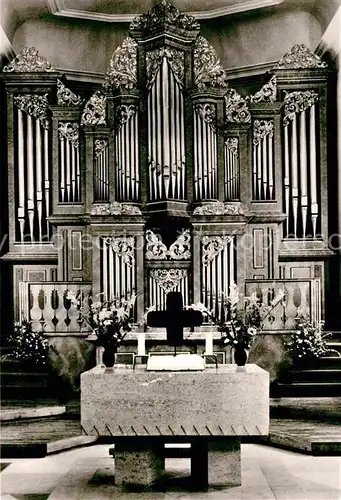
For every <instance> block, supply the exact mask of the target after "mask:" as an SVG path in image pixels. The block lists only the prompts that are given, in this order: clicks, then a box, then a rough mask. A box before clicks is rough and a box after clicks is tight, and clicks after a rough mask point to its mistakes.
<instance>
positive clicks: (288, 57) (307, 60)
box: [274, 43, 328, 69]
mask: <svg viewBox="0 0 341 500" xmlns="http://www.w3.org/2000/svg"><path fill="white" fill-rule="evenodd" d="M327 67H328V66H327V64H326V63H325V62H324V61H321V59H320V58H319V57H318V56H317V55H316V54H314V53H313V52H312V51H311V50H310V49H309V48H308V47H307V46H306V45H305V44H304V43H301V44H296V45H294V46H293V48H292V49H291V50H290V51H289V52H287V53H286V54H285V55H284V56H283V57H282V59H280V60H279V61H278V63H277V64H275V66H274V69H307V68H327Z"/></svg>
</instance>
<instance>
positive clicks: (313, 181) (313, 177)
mask: <svg viewBox="0 0 341 500" xmlns="http://www.w3.org/2000/svg"><path fill="white" fill-rule="evenodd" d="M315 120H316V119H315V104H313V105H312V106H311V108H310V190H311V217H312V223H313V237H314V238H315V237H316V225H317V217H318V212H319V208H318V202H317V169H316V130H315V127H316V121H315Z"/></svg>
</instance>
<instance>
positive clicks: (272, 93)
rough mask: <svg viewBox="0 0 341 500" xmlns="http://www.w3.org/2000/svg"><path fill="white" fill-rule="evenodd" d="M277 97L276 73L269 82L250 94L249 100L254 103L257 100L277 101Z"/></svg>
mask: <svg viewBox="0 0 341 500" xmlns="http://www.w3.org/2000/svg"><path fill="white" fill-rule="evenodd" d="M276 97H277V83H276V75H274V76H273V77H272V78H271V79H270V81H269V82H268V83H266V84H265V85H263V87H262V88H261V89H260V90H259V91H258V92H256V93H255V94H254V95H251V96H248V97H247V100H249V101H250V102H252V103H256V102H275V101H276Z"/></svg>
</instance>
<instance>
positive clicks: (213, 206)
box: [193, 201, 244, 215]
mask: <svg viewBox="0 0 341 500" xmlns="http://www.w3.org/2000/svg"><path fill="white" fill-rule="evenodd" d="M243 213H244V212H243V209H242V207H241V206H240V205H230V204H228V203H223V202H222V201H212V202H211V203H207V204H206V205H203V206H202V207H197V208H196V209H195V210H194V212H193V215H243Z"/></svg>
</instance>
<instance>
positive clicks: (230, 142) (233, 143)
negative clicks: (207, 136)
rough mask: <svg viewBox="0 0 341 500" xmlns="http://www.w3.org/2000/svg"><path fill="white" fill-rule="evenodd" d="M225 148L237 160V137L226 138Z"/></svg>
mask: <svg viewBox="0 0 341 500" xmlns="http://www.w3.org/2000/svg"><path fill="white" fill-rule="evenodd" d="M225 147H226V148H227V149H228V150H229V151H231V153H232V154H233V155H235V156H236V157H237V158H238V137H228V138H227V139H226V141H225Z"/></svg>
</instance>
